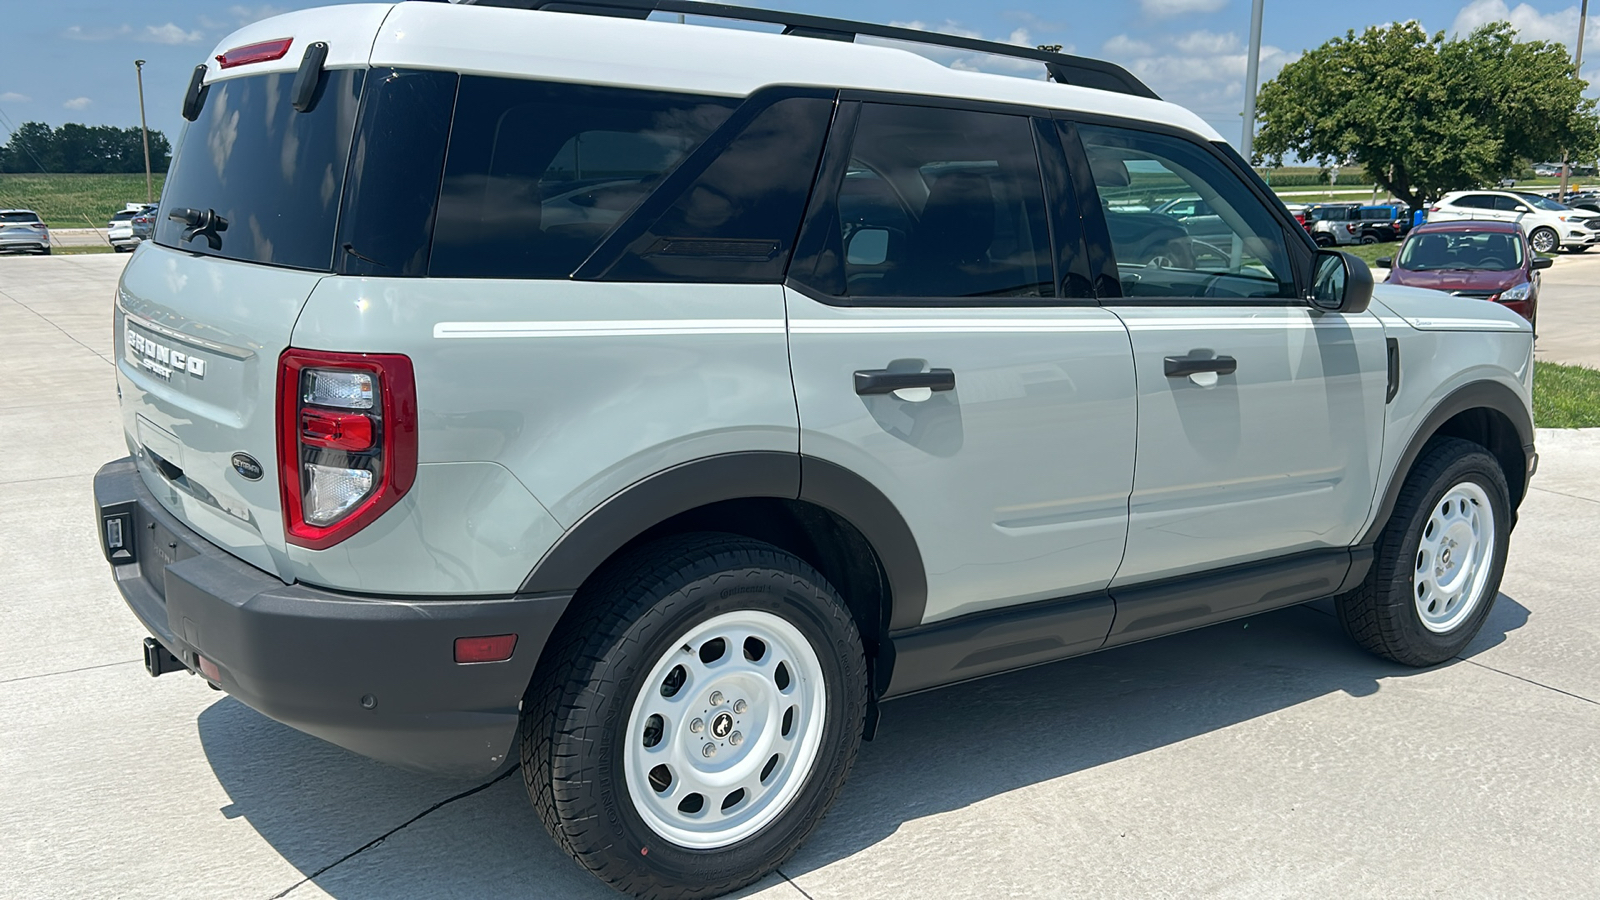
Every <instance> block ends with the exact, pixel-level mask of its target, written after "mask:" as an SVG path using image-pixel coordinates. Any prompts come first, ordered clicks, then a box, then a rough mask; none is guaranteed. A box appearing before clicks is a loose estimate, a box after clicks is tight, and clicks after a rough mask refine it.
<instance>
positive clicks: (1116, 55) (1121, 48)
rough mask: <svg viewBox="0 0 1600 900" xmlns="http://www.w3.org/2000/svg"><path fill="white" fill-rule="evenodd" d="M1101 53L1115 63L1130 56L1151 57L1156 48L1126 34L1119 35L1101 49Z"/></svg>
mask: <svg viewBox="0 0 1600 900" xmlns="http://www.w3.org/2000/svg"><path fill="white" fill-rule="evenodd" d="M1100 52H1101V53H1104V54H1105V55H1106V56H1108V57H1110V58H1111V59H1112V60H1113V61H1115V60H1118V59H1123V58H1125V57H1129V56H1149V55H1150V54H1152V53H1154V52H1156V48H1154V47H1152V46H1150V45H1149V44H1147V43H1145V42H1144V41H1138V40H1134V39H1133V38H1131V37H1128V36H1127V35H1125V34H1119V35H1117V36H1116V37H1114V38H1112V39H1111V40H1109V41H1106V42H1105V44H1103V45H1102V46H1101V47H1100Z"/></svg>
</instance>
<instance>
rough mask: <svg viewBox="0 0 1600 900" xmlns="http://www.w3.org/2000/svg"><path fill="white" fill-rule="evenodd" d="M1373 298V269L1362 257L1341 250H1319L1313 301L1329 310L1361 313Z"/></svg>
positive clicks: (1315, 304) (1319, 307) (1314, 303)
mask: <svg viewBox="0 0 1600 900" xmlns="http://www.w3.org/2000/svg"><path fill="white" fill-rule="evenodd" d="M1371 302H1372V270H1371V269H1368V268H1367V264H1366V263H1364V262H1362V261H1361V259H1360V258H1359V257H1355V256H1351V255H1350V254H1348V253H1342V252H1340V251H1338V250H1320V251H1318V252H1317V276H1316V279H1315V280H1314V281H1313V282H1312V284H1311V305H1312V306H1314V307H1316V308H1317V309H1324V310H1327V311H1328V312H1341V313H1360V312H1366V311H1367V305H1368V304H1370V303H1371Z"/></svg>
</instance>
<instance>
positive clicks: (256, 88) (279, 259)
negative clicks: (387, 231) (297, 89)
mask: <svg viewBox="0 0 1600 900" xmlns="http://www.w3.org/2000/svg"><path fill="white" fill-rule="evenodd" d="M365 74H366V72H365V70H362V69H335V70H331V71H328V72H325V73H324V74H323V76H322V85H321V86H320V87H319V89H318V91H319V94H318V98H317V101H316V105H315V106H314V107H312V109H311V110H310V111H309V112H303V113H302V112H296V111H295V109H294V107H293V106H291V105H290V98H289V89H290V86H291V85H292V84H293V83H294V78H295V73H293V72H286V73H282V74H272V75H250V76H245V77H243V78H230V79H226V80H223V81H218V82H215V83H213V84H212V85H211V86H210V90H209V93H208V95H207V97H206V101H205V107H204V108H203V109H202V110H201V113H200V117H199V118H198V119H196V120H195V121H194V122H192V123H190V124H189V125H188V126H187V127H186V128H185V129H184V132H183V136H182V138H180V140H179V145H178V154H177V158H176V160H175V161H174V163H173V166H172V171H171V174H170V175H169V176H168V178H167V185H166V189H165V191H164V192H163V194H162V207H161V212H162V215H161V218H160V220H159V222H158V223H157V225H156V230H155V240H156V243H158V244H162V245H165V246H168V247H174V248H177V249H179V250H186V251H189V252H193V253H201V254H205V255H208V256H220V257H225V258H227V259H235V260H241V261H245V262H256V263H266V264H269V265H276V266H286V267H289V268H296V269H319V270H324V271H326V270H328V269H329V268H330V267H331V265H332V261H333V251H334V227H335V225H336V223H337V221H338V216H339V197H340V194H341V192H342V189H343V186H344V175H345V167H346V165H347V162H348V160H349V157H350V139H351V134H352V132H353V131H354V129H355V121H356V107H357V101H358V100H359V99H360V96H361V86H362V82H363V80H364V77H365ZM189 210H192V211H194V212H195V213H196V214H205V213H212V214H213V215H214V216H219V217H221V221H222V222H223V223H226V227H225V228H222V227H219V228H218V229H217V230H216V231H215V233H198V232H196V231H195V230H194V228H193V227H191V226H186V225H185V224H184V223H183V222H181V221H179V220H178V219H174V218H173V216H182V215H184V214H185V212H186V211H189Z"/></svg>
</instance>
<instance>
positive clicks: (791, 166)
mask: <svg viewBox="0 0 1600 900" xmlns="http://www.w3.org/2000/svg"><path fill="white" fill-rule="evenodd" d="M833 105H834V104H833V101H832V100H831V99H823V98H820V97H791V98H788V99H785V100H779V101H777V102H776V103H773V104H772V105H771V106H768V107H767V108H766V109H764V110H762V111H761V112H760V113H757V114H756V116H755V117H754V118H753V119H751V120H750V121H749V123H748V124H747V125H745V126H744V127H743V128H742V129H740V131H739V133H738V134H737V135H736V136H734V137H733V138H732V140H731V141H729V142H728V144H727V146H726V147H725V148H719V149H718V152H717V153H716V158H715V159H714V160H712V161H711V162H710V164H709V165H708V166H706V168H705V170H704V171H703V172H701V173H700V174H699V175H698V176H696V177H695V179H694V181H693V182H691V183H690V184H689V185H688V186H687V188H685V189H684V190H683V192H682V193H681V194H679V195H678V197H677V198H676V199H675V200H674V201H673V202H672V205H671V206H670V207H668V208H667V210H666V212H664V213H663V214H662V215H661V216H660V217H659V218H657V219H656V220H655V222H654V223H652V224H650V225H649V226H648V228H647V229H646V230H645V232H644V233H643V234H642V235H640V236H639V237H638V238H636V239H634V240H633V241H632V242H631V243H630V244H629V246H628V249H627V252H626V253H625V254H624V255H623V257H622V258H621V259H620V260H618V261H617V263H616V265H614V266H612V267H611V269H610V270H609V271H607V272H606V274H605V276H604V277H605V278H606V279H608V280H612V281H734V282H778V281H781V280H782V279H783V272H784V268H785V267H786V265H787V264H788V260H789V253H790V251H791V250H793V249H794V240H795V234H796V232H798V231H799V230H800V216H801V214H802V213H803V212H804V211H805V204H806V198H807V197H808V196H809V195H810V193H811V181H812V179H813V177H814V176H815V175H816V170H817V158H818V157H819V156H821V155H822V141H823V138H824V137H826V136H827V133H828V121H829V119H830V118H831V117H832V115H833ZM712 149H713V148H712V147H710V146H708V147H706V150H707V151H711V150H712ZM640 213H641V215H643V214H644V210H641V211H640Z"/></svg>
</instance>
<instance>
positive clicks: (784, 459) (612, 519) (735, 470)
mask: <svg viewBox="0 0 1600 900" xmlns="http://www.w3.org/2000/svg"><path fill="white" fill-rule="evenodd" d="M749 498H775V499H785V500H799V501H803V502H808V503H814V504H816V505H817V506H820V507H822V508H824V509H827V510H829V511H830V512H833V513H835V514H837V515H838V516H840V517H841V518H843V519H844V520H845V521H847V522H849V523H850V524H851V525H852V526H854V527H855V528H856V529H857V530H858V531H860V532H861V534H862V536H863V537H864V538H866V540H867V543H868V544H869V545H871V547H872V549H873V552H874V553H875V554H876V555H877V558H878V563H879V565H881V566H882V569H883V574H884V577H885V579H886V580H887V581H888V583H889V596H890V598H891V603H892V609H891V611H890V616H889V627H890V628H893V629H898V628H908V627H911V626H913V625H918V624H920V623H921V622H922V616H923V611H924V610H925V609H926V607H927V600H928V579H927V571H926V569H924V568H923V563H922V554H921V551H920V550H919V549H918V548H917V542H916V539H915V537H913V536H912V533H911V528H910V526H908V525H907V524H906V521H905V518H904V517H903V516H901V514H900V511H899V510H898V509H896V508H895V506H894V504H893V503H892V502H891V501H890V500H889V498H888V497H886V496H884V494H883V492H882V491H880V490H878V488H876V487H874V486H873V485H872V483H871V482H869V481H867V480H866V479H865V478H862V477H861V476H860V475H857V474H856V473H854V472H852V471H850V470H849V469H846V468H844V467H843V466H839V465H837V464H835V463H831V462H827V461H826V460H821V459H817V458H815V457H808V456H803V455H801V454H799V453H785V452H780V451H749V452H743V453H727V454H720V455H717V456H708V457H703V458H701V459H696V460H691V461H689V462H685V463H680V464H678V465H676V466H672V467H670V468H667V469H663V470H661V471H660V472H657V473H655V474H653V475H650V476H648V477H646V478H644V479H641V480H639V481H636V482H634V483H633V484H631V485H629V486H627V487H626V488H623V489H622V490H621V491H618V492H617V493H615V494H613V495H612V496H610V497H608V498H607V499H606V500H605V501H603V502H602V503H600V505H598V506H596V507H595V508H594V509H592V510H590V511H589V512H588V513H587V514H585V515H584V516H583V518H581V519H579V520H578V522H577V523H575V524H574V525H573V526H572V527H571V528H569V529H567V531H566V533H564V534H563V535H562V536H561V538H560V539H559V540H557V541H556V543H555V545H554V546H552V547H551V548H550V549H549V550H547V551H545V554H544V556H543V557H542V558H541V559H540V560H539V562H538V563H537V564H536V565H535V566H534V568H533V571H532V572H530V573H528V577H527V578H526V579H524V581H523V583H522V587H521V588H520V591H521V592H523V593H547V592H554V593H563V592H572V591H576V590H577V589H578V588H579V586H581V585H582V584H583V582H584V581H585V580H587V579H588V577H589V575H590V574H592V573H593V572H594V571H595V570H596V569H598V568H599V567H600V566H601V565H602V564H603V563H605V561H606V560H607V559H609V558H610V557H611V556H612V554H614V553H616V552H617V551H618V550H620V549H622V548H623V547H624V546H626V545H627V544H628V542H629V541H632V540H633V539H634V538H636V537H638V536H639V535H641V534H643V533H645V532H646V531H648V530H649V529H650V528H652V527H654V526H656V525H658V524H660V523H661V522H665V521H667V520H668V519H670V518H672V517H673V516H676V515H679V514H680V513H686V512H689V511H690V510H693V509H697V508H699V507H702V506H706V505H709V504H712V503H718V502H721V501H724V500H743V499H749Z"/></svg>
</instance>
